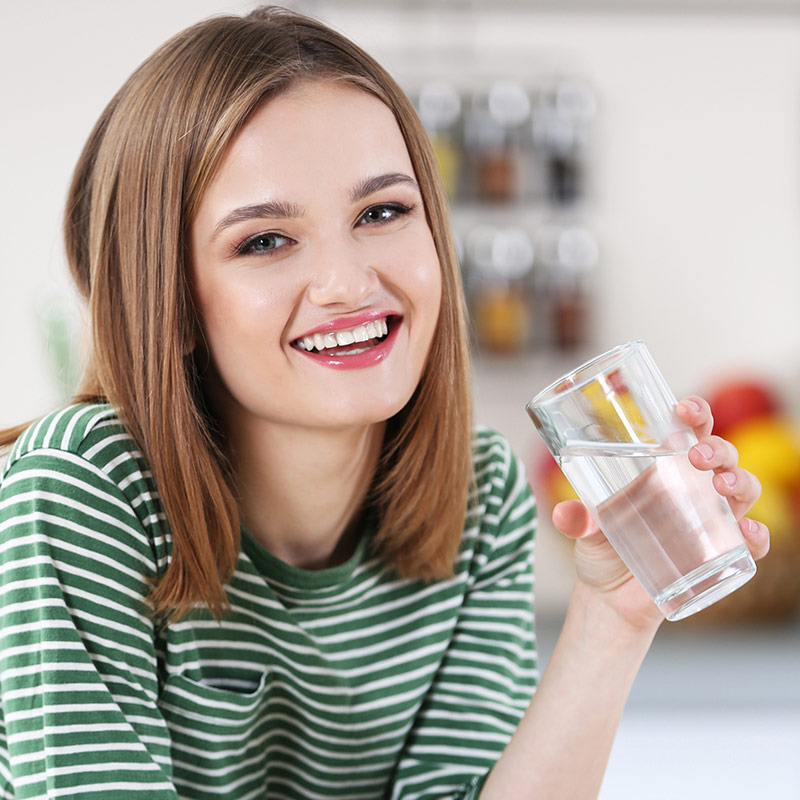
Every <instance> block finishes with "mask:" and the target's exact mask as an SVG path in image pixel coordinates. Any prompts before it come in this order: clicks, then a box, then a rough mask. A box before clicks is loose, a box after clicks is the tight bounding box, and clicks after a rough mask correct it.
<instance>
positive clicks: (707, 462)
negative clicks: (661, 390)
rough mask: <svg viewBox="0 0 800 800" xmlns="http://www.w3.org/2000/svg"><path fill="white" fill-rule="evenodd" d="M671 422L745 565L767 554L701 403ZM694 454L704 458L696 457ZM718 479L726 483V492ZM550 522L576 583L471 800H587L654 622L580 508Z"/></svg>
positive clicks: (752, 492)
mask: <svg viewBox="0 0 800 800" xmlns="http://www.w3.org/2000/svg"><path fill="white" fill-rule="evenodd" d="M678 413H679V414H680V416H681V417H682V418H683V420H684V421H685V422H687V423H688V424H690V425H692V426H693V427H694V428H695V431H696V433H697V435H698V438H699V439H700V444H699V445H698V446H696V447H695V448H693V449H692V452H691V453H690V459H691V461H692V463H693V464H694V466H696V467H698V468H699V469H712V470H714V471H715V472H716V473H717V476H715V478H714V484H715V486H716V488H717V491H719V492H720V494H723V495H724V496H725V497H727V498H728V500H729V502H730V504H731V507H732V508H733V511H734V514H735V515H736V518H737V519H739V520H740V527H741V529H742V533H743V534H744V536H745V539H746V540H747V541H748V544H749V545H750V548H751V550H752V551H753V554H754V555H755V557H757V558H759V557H762V556H763V555H765V554H766V551H767V549H768V546H769V541H768V534H767V531H766V529H765V528H764V526H763V525H761V524H759V523H754V522H752V521H750V520H746V519H743V515H744V514H745V513H746V512H747V510H748V509H749V508H750V507H751V506H752V505H753V503H754V502H755V500H756V499H757V498H758V494H759V492H760V486H759V484H758V481H757V480H756V479H755V477H754V476H752V475H750V474H749V473H747V472H745V471H744V470H742V469H739V468H737V467H736V460H737V454H736V451H735V450H734V449H733V447H731V445H730V444H728V443H727V442H725V441H724V440H722V439H719V438H718V437H711V436H709V434H710V431H711V427H712V419H711V412H710V409H709V407H708V405H707V404H706V403H705V402H704V401H702V400H700V399H699V398H690V399H689V400H688V401H684V402H683V403H681V404H680V405H679V406H678ZM703 446H706V447H708V448H709V450H708V451H705V452H708V453H710V455H704V449H703ZM724 475H732V476H733V478H734V481H733V483H731V484H728V483H727V482H726V480H725V479H724V477H723V476H724ZM553 519H554V522H555V523H556V526H557V527H559V528H560V529H561V530H562V531H563V532H564V533H566V534H567V535H569V536H571V537H574V538H577V539H578V541H577V543H576V549H575V557H576V567H577V572H578V580H577V582H576V585H575V590H574V592H573V595H572V598H571V601H570V604H569V608H568V611H567V616H566V619H565V622H564V628H563V630H562V633H561V636H560V638H559V641H558V643H557V645H556V649H555V651H554V653H553V658H552V660H551V662H550V664H549V665H548V667H547V670H546V671H545V674H544V676H543V678H542V682H541V685H540V687H539V689H538V691H537V693H536V696H535V697H534V699H533V702H532V703H531V705H530V707H529V709H528V711H527V712H526V714H525V717H524V719H523V721H522V723H521V724H520V726H519V728H518V730H517V732H516V733H515V734H514V737H513V739H512V740H511V743H510V744H509V746H508V748H507V749H506V751H505V752H504V753H503V756H502V758H501V759H500V761H499V762H498V763H497V765H496V766H495V768H494V769H493V770H492V772H491V774H490V775H489V778H488V780H487V781H486V784H485V787H484V791H483V792H482V794H481V795H480V797H481V800H501V799H502V800H517V799H519V800H522V798H526V799H527V798H530V799H531V800H562V799H563V798H570V800H589V799H590V798H595V797H597V794H598V792H599V789H600V784H601V782H602V778H603V772H604V771H605V765H606V762H607V760H608V756H609V753H610V751H611V745H612V743H613V740H614V735H615V733H616V729H617V726H618V724H619V720H620V717H621V715H622V710H623V708H624V705H625V702H626V700H627V697H628V694H629V692H630V688H631V686H632V684H633V680H634V678H635V676H636V673H637V671H638V669H639V666H640V664H641V662H642V660H643V659H644V656H645V654H646V653H647V650H648V648H649V646H650V643H651V641H652V639H653V636H654V635H655V632H656V630H657V629H658V626H659V624H660V623H661V621H662V618H661V615H660V612H659V611H658V610H657V608H656V607H655V605H654V604H653V603H652V601H651V600H650V598H649V597H648V596H647V594H646V593H645V592H644V589H642V587H641V586H640V585H639V584H638V582H637V581H636V580H635V579H634V578H633V576H632V575H631V574H630V573H629V572H627V570H626V569H625V568H624V565H622V562H621V561H619V559H618V558H617V557H616V554H615V553H614V551H613V549H612V548H611V546H610V545H609V544H608V542H607V541H606V539H605V537H604V536H603V534H602V533H601V532H600V531H599V529H598V528H597V526H596V525H595V524H594V522H593V521H592V520H591V518H590V517H589V515H588V512H587V511H586V509H585V507H584V506H582V505H581V504H580V503H577V502H575V501H573V502H570V503H565V504H561V505H560V506H557V507H556V509H555V510H554V514H553Z"/></svg>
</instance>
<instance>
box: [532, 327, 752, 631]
mask: <svg viewBox="0 0 800 800" xmlns="http://www.w3.org/2000/svg"><path fill="white" fill-rule="evenodd" d="M676 406H677V401H676V399H675V396H674V395H673V393H672V392H671V391H670V388H669V386H668V385H667V383H666V381H665V380H664V377H663V375H662V374H661V372H660V371H659V369H658V367H657V366H656V364H655V362H654V361H653V358H652V356H651V355H650V353H649V352H648V350H647V348H646V347H645V345H644V343H643V342H642V341H641V340H637V341H633V342H628V343H626V344H623V345H620V346H619V347H615V348H614V349H613V350H609V351H608V352H607V353H603V354H602V355H600V356H597V357H596V358H594V359H592V360H591V361H588V362H587V363H585V364H584V365H582V366H580V367H578V368H577V369H576V370H574V371H573V372H570V373H569V374H567V375H565V376H564V377H562V378H559V379H558V380H557V381H555V382H554V383H553V384H551V385H550V386H548V387H547V388H546V389H544V390H543V391H541V392H540V393H539V394H537V395H536V396H535V397H534V398H533V399H532V400H531V401H530V402H529V403H528V404H527V406H526V410H527V412H528V414H529V416H530V417H531V419H532V420H533V422H534V424H535V425H536V428H537V430H538V432H539V434H540V435H541V436H542V438H543V439H544V441H545V443H546V444H547V447H548V449H549V450H550V452H551V453H552V454H553V456H554V457H555V459H556V461H557V462H558V464H559V466H560V467H561V469H562V471H563V472H564V474H565V475H566V477H567V479H568V480H569V482H570V483H571V484H572V486H573V488H574V489H575V491H576V492H577V493H578V496H579V497H580V498H581V500H582V501H583V502H584V503H585V504H586V506H587V508H588V509H589V511H590V513H591V514H592V516H593V517H594V518H595V520H596V521H597V523H598V524H599V525H600V528H601V529H602V531H603V533H604V534H605V535H606V538H607V539H608V540H609V542H610V543H611V545H612V546H613V547H614V549H615V550H616V551H617V553H619V555H620V557H621V558H622V560H623V561H624V562H625V564H626V565H627V566H628V568H629V569H630V571H631V572H632V573H633V574H634V576H635V577H636V579H637V580H638V581H639V582H640V583H641V584H642V585H643V586H644V587H645V589H646V590H647V591H648V593H649V594H650V596H651V597H652V598H653V601H654V602H655V604H656V605H657V606H658V607H659V609H660V610H661V612H662V613H663V614H664V616H665V617H666V618H667V619H668V620H671V621H675V620H679V619H683V618H684V617H688V616H689V615H690V614H694V613H695V612H697V611H700V610H701V609H703V608H706V607H707V606H709V605H711V604H712V603H715V602H716V601H717V600H719V599H720V598H722V597H724V596H725V595H727V594H730V593H731V592H733V591H734V590H735V589H737V588H738V587H740V586H741V585H742V584H744V583H745V582H746V581H748V580H749V579H750V578H751V577H752V576H753V575H754V574H755V571H756V566H755V563H754V561H753V558H752V556H751V555H750V552H749V550H748V548H747V545H746V544H745V541H744V538H743V537H742V533H741V531H740V530H739V525H738V523H737V522H736V519H735V518H734V516H733V512H732V511H731V508H730V506H729V505H728V502H727V501H726V500H725V499H724V498H723V497H722V496H721V495H720V494H719V493H718V492H717V491H716V489H714V486H713V483H712V478H713V473H712V472H711V471H710V470H699V469H696V468H695V467H693V466H692V464H691V463H690V462H689V457H688V450H689V448H690V447H692V445H694V444H696V443H697V438H696V437H695V435H694V432H693V431H692V429H691V428H690V427H689V426H688V425H686V424H685V423H683V422H682V421H681V420H680V419H679V417H678V415H677V413H676V410H675V409H676Z"/></svg>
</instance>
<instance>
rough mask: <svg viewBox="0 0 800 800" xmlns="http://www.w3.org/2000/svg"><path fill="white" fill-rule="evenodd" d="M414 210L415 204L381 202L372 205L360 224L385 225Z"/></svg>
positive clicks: (362, 216)
mask: <svg viewBox="0 0 800 800" xmlns="http://www.w3.org/2000/svg"><path fill="white" fill-rule="evenodd" d="M413 210H414V207H413V206H407V205H404V204H403V203H380V204H379V205H376V206H370V207H369V208H368V209H367V210H366V211H365V212H364V213H363V214H362V215H361V217H360V218H359V220H358V224H364V225H384V224H386V223H387V222H391V221H392V220H394V219H397V218H398V217H403V216H405V215H406V214H409V213H411V211H413Z"/></svg>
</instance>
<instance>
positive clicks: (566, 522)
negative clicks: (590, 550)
mask: <svg viewBox="0 0 800 800" xmlns="http://www.w3.org/2000/svg"><path fill="white" fill-rule="evenodd" d="M553 525H555V526H556V528H557V529H558V530H559V531H561V533H563V534H564V535H565V536H569V538H570V539H582V538H584V537H586V536H592V535H593V534H595V533H598V532H599V530H600V529H599V528H598V526H597V523H596V522H595V521H594V519H592V515H591V514H590V513H589V509H587V508H586V506H585V505H584V504H583V503H581V502H580V501H579V500H565V501H564V502H563V503H558V505H556V507H555V508H554V509H553Z"/></svg>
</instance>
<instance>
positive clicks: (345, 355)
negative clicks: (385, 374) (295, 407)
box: [292, 314, 403, 370]
mask: <svg viewBox="0 0 800 800" xmlns="http://www.w3.org/2000/svg"><path fill="white" fill-rule="evenodd" d="M402 326H403V318H402V317H401V316H396V315H394V314H387V315H386V316H380V317H374V318H372V319H369V320H366V321H365V322H362V323H360V324H358V325H354V326H352V327H350V328H341V329H340V330H335V331H332V330H327V331H320V332H317V333H309V334H305V335H304V336H300V337H299V338H297V339H295V340H294V341H293V342H292V347H293V348H294V349H295V350H297V351H298V352H300V353H302V354H303V356H305V357H306V358H309V359H311V361H313V362H315V363H316V364H318V365H320V366H323V367H329V368H332V369H345V370H348V369H356V370H358V369H363V368H365V367H372V366H375V365H376V364H379V363H380V362H381V361H383V360H384V359H385V358H386V357H387V356H388V355H389V353H391V352H392V348H393V347H394V343H395V342H396V341H397V335H398V331H399V330H400V328H401V327H402Z"/></svg>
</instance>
